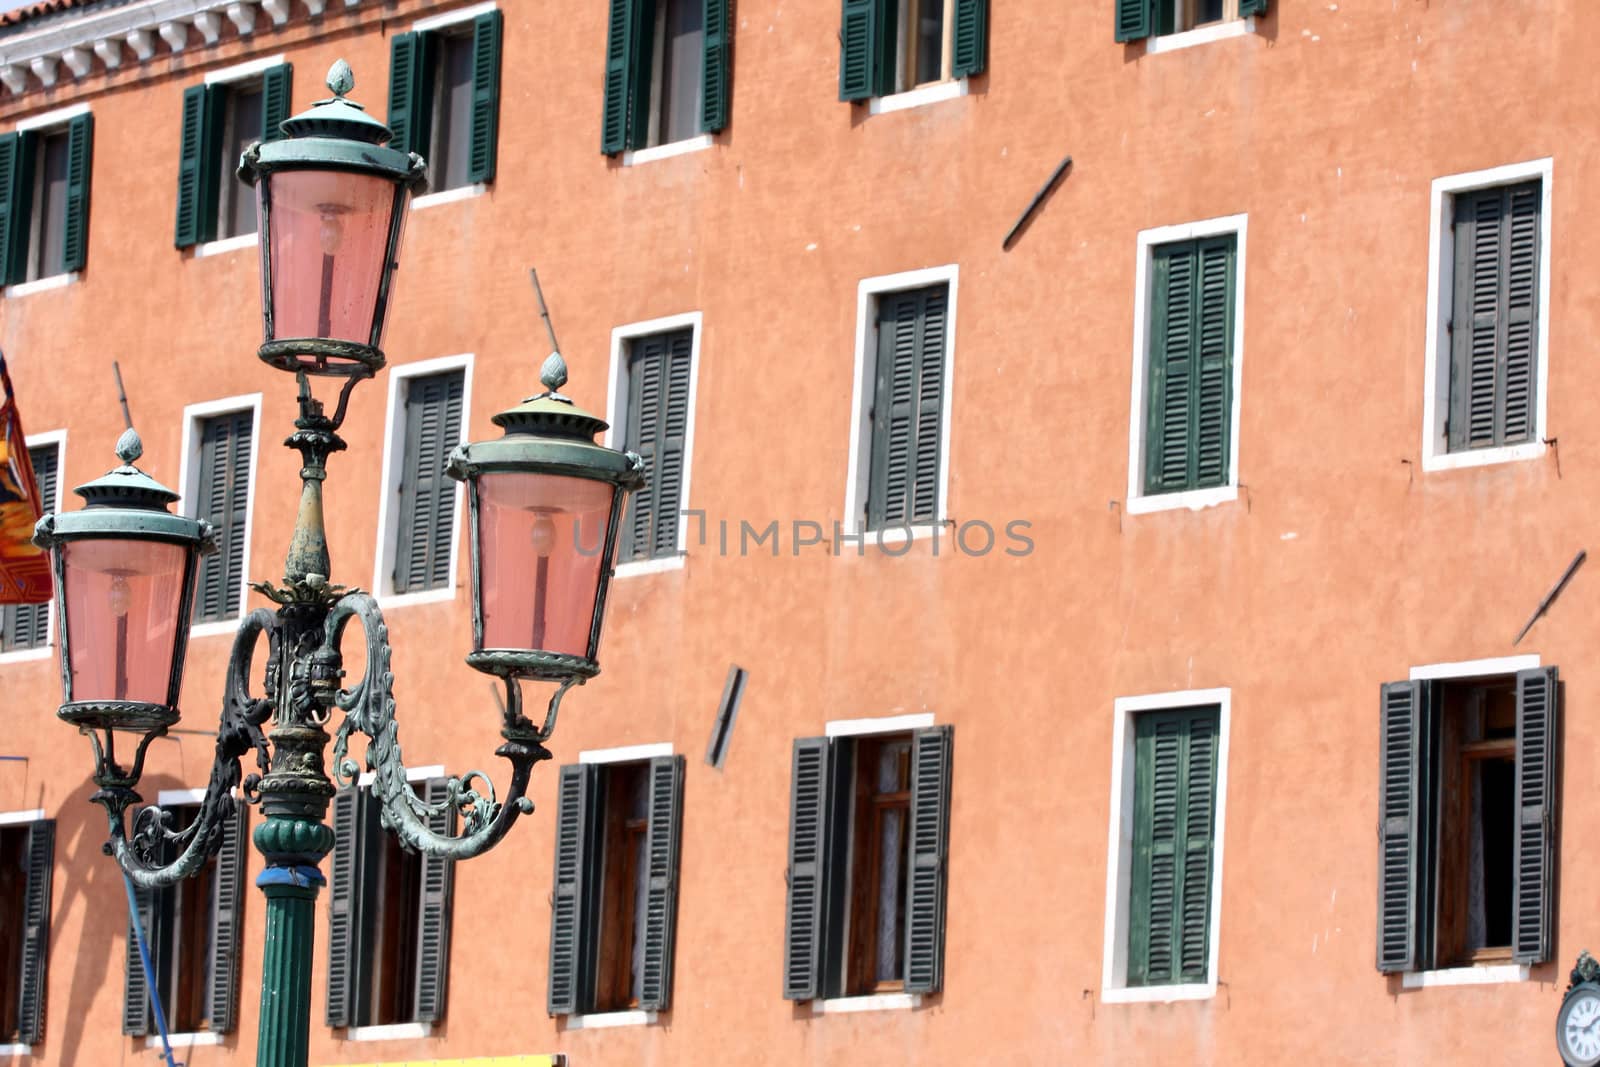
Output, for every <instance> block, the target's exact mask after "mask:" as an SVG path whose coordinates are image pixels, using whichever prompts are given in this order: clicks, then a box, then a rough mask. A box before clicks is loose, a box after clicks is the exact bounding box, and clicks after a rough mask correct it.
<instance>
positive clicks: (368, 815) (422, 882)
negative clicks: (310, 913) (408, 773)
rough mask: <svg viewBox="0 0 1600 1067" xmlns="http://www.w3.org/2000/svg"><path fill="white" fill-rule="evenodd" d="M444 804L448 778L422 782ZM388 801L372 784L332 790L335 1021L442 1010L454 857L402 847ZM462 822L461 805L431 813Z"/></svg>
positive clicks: (449, 827)
mask: <svg viewBox="0 0 1600 1067" xmlns="http://www.w3.org/2000/svg"><path fill="white" fill-rule="evenodd" d="M422 792H423V794H424V799H425V800H426V802H427V803H428V804H430V805H437V806H440V807H443V804H444V800H445V798H446V796H447V792H446V782H445V780H444V779H442V778H434V779H430V780H429V781H428V782H427V783H426V784H425V785H424V786H423V788H422ZM381 811H382V801H381V800H380V799H379V798H378V796H377V795H376V794H375V793H374V792H373V791H372V789H371V787H370V786H367V785H362V786H359V787H349V788H345V789H341V790H339V792H338V793H337V794H335V795H334V798H333V861H332V864H331V870H332V878H331V880H330V882H329V892H328V908H329V919H328V1004H327V1021H328V1025H329V1026H352V1027H354V1026H387V1025H391V1024H394V1023H432V1022H437V1021H438V1020H440V1019H442V1018H444V1011H445V992H446V983H447V980H448V978H449V973H450V909H451V889H452V884H453V881H454V864H453V863H452V862H451V861H450V860H447V859H444V858H442V857H439V856H431V855H424V854H421V853H417V852H411V851H409V850H407V849H405V848H403V847H402V846H401V844H400V839H399V838H398V837H396V836H395V835H394V834H392V833H389V832H388V831H386V830H385V829H384V828H383V825H382V823H381V821H380V818H381ZM427 821H428V828H429V829H431V830H432V831H434V832H435V833H439V834H450V833H454V832H455V812H454V811H452V810H449V809H445V811H444V813H442V814H430V815H429V816H428V817H427Z"/></svg>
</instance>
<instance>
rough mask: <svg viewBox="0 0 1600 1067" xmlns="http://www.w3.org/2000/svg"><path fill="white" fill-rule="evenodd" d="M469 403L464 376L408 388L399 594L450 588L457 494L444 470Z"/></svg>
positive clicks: (437, 377) (439, 377) (433, 378)
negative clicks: (446, 586) (451, 547)
mask: <svg viewBox="0 0 1600 1067" xmlns="http://www.w3.org/2000/svg"><path fill="white" fill-rule="evenodd" d="M465 401H466V374H465V372H463V371H448V372H446V373H444V374H434V375H429V376H428V377H426V378H413V379H411V381H410V383H409V384H408V386H407V388H406V401H405V453H404V457H403V459H402V462H401V469H400V508H399V516H398V521H397V522H396V545H395V556H394V558H395V570H394V591H395V592H396V593H408V592H417V591H419V590H423V589H438V588H441V587H443V586H445V585H447V584H449V581H450V543H451V540H452V536H453V534H454V533H455V519H456V510H455V504H456V492H455V482H454V481H453V480H451V479H449V478H448V477H447V476H446V475H445V473H444V465H445V459H446V458H447V457H448V456H449V453H450V450H451V449H452V448H454V447H455V445H456V443H457V442H458V441H459V440H460V437H461V418H462V411H463V408H464V405H465Z"/></svg>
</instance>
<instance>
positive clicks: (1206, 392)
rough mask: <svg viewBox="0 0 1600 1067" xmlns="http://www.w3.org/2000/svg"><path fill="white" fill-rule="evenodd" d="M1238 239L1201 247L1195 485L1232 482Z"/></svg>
mask: <svg viewBox="0 0 1600 1067" xmlns="http://www.w3.org/2000/svg"><path fill="white" fill-rule="evenodd" d="M1233 248H1234V238H1233V236H1232V235H1231V234H1230V235H1228V236H1226V237H1211V238H1207V239H1205V240H1203V241H1199V242H1197V247H1196V250H1195V251H1196V257H1197V260H1198V262H1197V271H1196V274H1197V277H1196V279H1195V282H1196V286H1197V289H1196V292H1195V312H1196V321H1195V332H1194V337H1195V346H1196V349H1195V366H1194V374H1195V385H1196V388H1195V398H1194V410H1195V427H1194V446H1193V447H1194V470H1193V474H1192V484H1193V486H1194V487H1195V488H1197V489H1205V488H1209V487H1213V486H1218V485H1222V484H1224V483H1226V482H1227V480H1228V445H1229V434H1228V424H1229V422H1230V421H1231V419H1232V415H1233V371H1232V367H1233Z"/></svg>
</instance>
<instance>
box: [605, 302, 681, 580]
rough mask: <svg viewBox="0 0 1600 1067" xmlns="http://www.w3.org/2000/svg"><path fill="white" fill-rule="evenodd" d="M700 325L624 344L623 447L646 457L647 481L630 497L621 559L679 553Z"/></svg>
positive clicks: (623, 527)
mask: <svg viewBox="0 0 1600 1067" xmlns="http://www.w3.org/2000/svg"><path fill="white" fill-rule="evenodd" d="M694 334H695V326H687V327H684V328H682V329H675V330H670V331H667V332H664V333H653V334H646V335H643V336H638V337H632V338H629V339H627V340H625V341H624V342H622V343H623V345H624V346H625V347H624V351H623V352H622V353H621V359H622V361H623V362H622V367H621V369H622V374H623V376H624V379H625V383H626V384H625V388H626V390H627V405H628V406H627V410H626V413H625V415H624V417H623V420H622V422H623V431H624V433H623V437H624V447H625V448H627V449H628V450H629V451H632V452H637V453H638V454H639V455H640V456H642V457H643V458H644V462H645V483H644V485H643V486H642V487H640V488H639V489H637V490H635V491H634V493H633V494H632V495H630V496H629V497H628V514H627V518H626V520H625V521H624V522H623V524H622V547H621V549H620V551H619V552H618V555H617V561H618V562H619V563H626V562H629V561H631V560H641V559H653V558H661V557H667V556H676V555H678V554H679V552H680V551H681V547H680V545H679V543H678V531H679V525H680V522H681V520H682V517H683V516H682V514H681V511H682V509H683V506H684V505H683V500H684V481H685V478H684V475H685V468H686V466H687V457H688V439H689V410H690V386H691V383H692V381H693V370H694V362H693V355H694Z"/></svg>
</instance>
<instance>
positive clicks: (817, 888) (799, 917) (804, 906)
mask: <svg viewBox="0 0 1600 1067" xmlns="http://www.w3.org/2000/svg"><path fill="white" fill-rule="evenodd" d="M828 757H829V745H828V739H827V738H826V737H802V738H798V739H796V740H795V743H794V755H793V761H792V764H791V768H790V781H789V868H788V882H789V889H788V895H787V900H786V903H785V919H784V939H783V941H784V949H783V996H784V999H785V1000H811V999H813V998H815V997H818V996H820V995H821V993H822V939H823V928H822V924H823V915H824V909H823V898H824V894H825V893H826V891H827V886H826V884H825V874H826V869H827V851H828V816H829V803H828V781H829V779H828Z"/></svg>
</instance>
